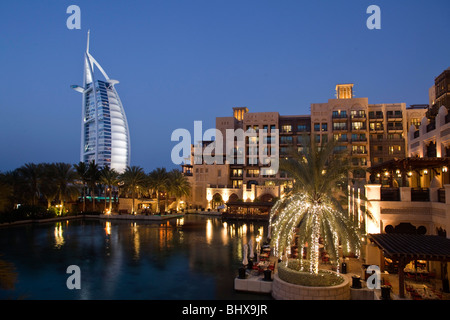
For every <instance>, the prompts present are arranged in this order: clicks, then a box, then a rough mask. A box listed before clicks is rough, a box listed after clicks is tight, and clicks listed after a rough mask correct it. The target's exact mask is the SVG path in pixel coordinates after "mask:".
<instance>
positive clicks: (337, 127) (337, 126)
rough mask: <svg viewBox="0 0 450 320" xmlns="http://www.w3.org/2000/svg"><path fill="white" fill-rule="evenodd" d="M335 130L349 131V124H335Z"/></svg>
mask: <svg viewBox="0 0 450 320" xmlns="http://www.w3.org/2000/svg"><path fill="white" fill-rule="evenodd" d="M333 130H347V123H345V122H333Z"/></svg>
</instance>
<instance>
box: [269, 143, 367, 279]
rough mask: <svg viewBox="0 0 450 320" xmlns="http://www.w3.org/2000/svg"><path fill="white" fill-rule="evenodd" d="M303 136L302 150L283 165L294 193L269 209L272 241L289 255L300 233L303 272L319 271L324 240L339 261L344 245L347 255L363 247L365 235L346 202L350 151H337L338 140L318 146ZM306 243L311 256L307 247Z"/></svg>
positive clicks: (277, 252) (279, 251)
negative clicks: (320, 252)
mask: <svg viewBox="0 0 450 320" xmlns="http://www.w3.org/2000/svg"><path fill="white" fill-rule="evenodd" d="M311 140H312V139H304V143H303V144H304V146H305V147H304V148H303V152H302V153H292V154H291V156H290V157H288V158H285V159H282V160H281V161H280V170H283V171H284V172H286V173H288V175H289V176H290V177H291V178H292V179H293V185H292V189H291V190H290V192H289V193H288V194H287V195H286V196H285V197H284V198H282V199H280V200H279V201H277V202H276V203H275V205H274V206H273V208H272V210H271V214H270V233H271V235H270V237H271V246H272V248H273V250H274V253H275V255H276V256H278V257H281V258H283V259H285V261H286V263H287V260H288V259H286V258H288V257H287V256H288V254H289V253H290V247H291V244H292V242H293V241H294V238H295V235H297V237H298V239H297V245H298V249H299V260H300V262H301V265H304V264H305V265H306V266H305V267H304V269H308V270H304V271H309V272H310V273H313V274H318V271H319V261H320V260H319V259H320V256H319V245H320V244H319V242H320V238H322V239H323V244H324V249H325V251H326V252H327V253H328V254H329V256H330V261H331V262H332V263H334V264H336V266H338V265H339V251H338V250H339V244H342V248H343V251H344V254H347V253H349V252H356V253H357V252H358V251H359V250H360V245H361V242H360V234H359V230H358V229H357V228H355V226H354V224H353V222H352V221H351V220H349V219H348V218H347V216H346V214H345V212H344V210H343V208H342V206H341V200H342V199H340V198H341V197H342V196H344V195H345V190H346V188H345V185H347V183H348V174H349V170H350V169H351V167H350V163H349V155H348V154H346V153H345V152H337V151H336V148H335V147H336V143H335V142H334V141H332V142H328V143H322V144H321V145H318V144H317V143H315V142H314V141H311ZM306 247H307V260H306V261H303V249H304V248H306Z"/></svg>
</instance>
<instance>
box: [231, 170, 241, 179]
mask: <svg viewBox="0 0 450 320" xmlns="http://www.w3.org/2000/svg"><path fill="white" fill-rule="evenodd" d="M231 176H232V177H234V178H240V177H242V169H233V170H232V171H231Z"/></svg>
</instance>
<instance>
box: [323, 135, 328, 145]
mask: <svg viewBox="0 0 450 320" xmlns="http://www.w3.org/2000/svg"><path fill="white" fill-rule="evenodd" d="M327 142H328V135H327V134H323V135H322V143H327Z"/></svg>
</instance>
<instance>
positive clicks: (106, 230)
mask: <svg viewBox="0 0 450 320" xmlns="http://www.w3.org/2000/svg"><path fill="white" fill-rule="evenodd" d="M105 232H106V235H107V236H109V235H111V221H106V224H105Z"/></svg>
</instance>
